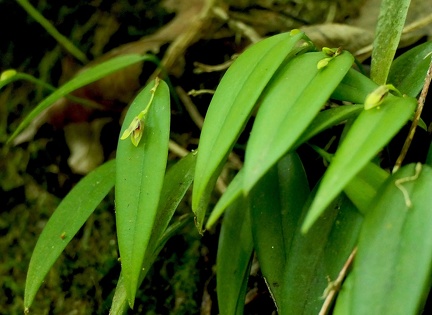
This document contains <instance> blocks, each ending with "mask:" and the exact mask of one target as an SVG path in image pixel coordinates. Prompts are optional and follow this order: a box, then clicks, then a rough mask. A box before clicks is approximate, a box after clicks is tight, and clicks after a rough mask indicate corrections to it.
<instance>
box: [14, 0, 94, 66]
mask: <svg viewBox="0 0 432 315" xmlns="http://www.w3.org/2000/svg"><path fill="white" fill-rule="evenodd" d="M16 2H18V4H19V5H20V6H21V7H22V8H23V9H24V10H26V12H27V13H28V14H29V15H30V16H31V17H32V18H34V19H35V20H36V22H38V23H39V24H40V25H41V26H42V27H43V28H44V29H45V30H46V31H47V32H48V34H50V35H51V36H52V37H54V39H55V40H56V41H57V42H58V43H59V44H60V45H62V46H63V47H64V48H65V49H66V50H67V51H68V52H69V53H70V54H71V55H72V56H74V57H75V58H77V59H78V60H79V61H81V62H82V63H87V62H88V59H87V57H86V55H85V54H84V53H83V52H82V51H81V50H79V49H78V48H77V47H76V46H75V45H74V44H73V43H72V42H71V41H70V40H69V39H68V38H66V37H65V36H63V35H62V34H60V32H59V31H57V29H56V28H55V27H54V26H53V25H52V24H51V22H50V21H48V20H47V19H46V18H45V17H44V16H43V15H42V14H40V12H39V11H38V10H36V9H35V7H33V6H32V5H31V4H30V2H28V1H27V0H16Z"/></svg>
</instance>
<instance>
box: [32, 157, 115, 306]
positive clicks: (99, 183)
mask: <svg viewBox="0 0 432 315" xmlns="http://www.w3.org/2000/svg"><path fill="white" fill-rule="evenodd" d="M114 181H115V161H110V162H107V163H105V164H103V165H101V166H99V167H98V168H96V169H95V170H93V171H92V172H91V173H89V174H88V175H87V176H85V177H84V178H83V179H81V180H80V181H79V182H78V184H77V185H76V186H75V187H74V188H73V189H72V190H71V191H70V192H69V193H68V194H67V196H66V197H65V198H64V199H63V200H62V202H61V203H60V204H59V206H58V207H57V209H56V211H55V212H54V213H53V214H52V216H51V217H50V219H49V220H48V222H47V224H46V226H45V228H44V229H43V231H42V234H41V235H40V237H39V239H38V242H37V243H36V247H35V249H34V251H33V254H32V257H31V260H30V265H29V270H28V273H27V279H26V286H25V293H24V307H25V308H26V309H28V308H29V307H30V305H31V304H32V302H33V300H34V297H35V296H36V293H37V291H38V290H39V287H40V286H41V284H42V282H43V280H44V278H45V276H46V275H47V273H48V271H49V270H50V269H51V267H52V265H53V264H54V263H55V261H56V260H57V258H58V257H59V256H60V254H61V253H62V252H63V250H64V249H65V248H66V245H67V244H69V242H70V241H71V240H72V238H73V237H74V236H75V234H76V233H77V232H78V230H79V229H80V228H81V227H82V226H83V225H84V223H85V222H86V221H87V219H88V217H89V216H90V214H92V213H93V211H94V210H95V208H96V207H97V205H98V204H99V203H100V202H101V201H102V199H103V198H104V197H105V196H106V195H107V194H108V192H109V191H110V190H111V188H112V187H113V186H114ZM89 192H91V194H89Z"/></svg>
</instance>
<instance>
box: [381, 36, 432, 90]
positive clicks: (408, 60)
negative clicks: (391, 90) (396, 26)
mask: <svg viewBox="0 0 432 315" xmlns="http://www.w3.org/2000/svg"><path fill="white" fill-rule="evenodd" d="M431 59H432V41H429V42H426V43H423V44H421V45H418V46H416V47H414V48H413V49H411V50H409V51H407V52H406V53H404V54H403V55H401V56H399V57H398V58H397V59H396V60H395V61H394V62H393V64H392V66H391V68H390V73H389V78H388V82H389V83H391V84H393V85H394V86H395V87H396V88H397V89H398V90H399V91H400V92H401V93H404V94H407V95H409V96H412V97H416V96H417V95H418V94H419V93H420V91H421V89H422V87H423V84H424V80H425V77H426V73H427V71H428V69H429V64H430V62H431Z"/></svg>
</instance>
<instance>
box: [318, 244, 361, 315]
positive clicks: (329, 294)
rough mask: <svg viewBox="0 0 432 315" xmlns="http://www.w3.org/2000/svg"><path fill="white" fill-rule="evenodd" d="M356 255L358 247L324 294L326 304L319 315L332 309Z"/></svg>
mask: <svg viewBox="0 0 432 315" xmlns="http://www.w3.org/2000/svg"><path fill="white" fill-rule="evenodd" d="M356 254H357V247H355V248H354V249H353V251H352V252H351V255H349V257H348V259H347V261H346V262H345V264H344V265H343V267H342V269H341V271H340V272H339V275H338V277H337V278H336V280H335V281H333V282H331V283H329V286H328V287H327V289H326V292H324V295H325V301H324V304H323V306H322V307H321V310H320V312H319V314H318V315H326V314H327V313H328V312H329V310H330V307H331V305H332V303H333V301H334V299H335V297H336V293H337V292H338V291H339V289H340V287H341V285H342V282H343V280H344V279H345V277H346V275H347V273H348V270H349V268H350V267H351V265H352V263H353V261H354V257H355V255H356Z"/></svg>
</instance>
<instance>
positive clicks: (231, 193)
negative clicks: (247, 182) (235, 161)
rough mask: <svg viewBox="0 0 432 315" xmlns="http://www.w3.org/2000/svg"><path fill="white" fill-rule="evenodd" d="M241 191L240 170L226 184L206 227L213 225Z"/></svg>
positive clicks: (241, 175) (241, 176) (241, 178)
mask: <svg viewBox="0 0 432 315" xmlns="http://www.w3.org/2000/svg"><path fill="white" fill-rule="evenodd" d="M242 193H243V171H242V170H240V171H239V172H238V173H237V175H236V176H235V177H234V179H233V180H232V181H231V183H230V184H229V185H228V187H227V189H226V190H225V192H224V193H223V195H222V197H221V198H220V199H219V200H218V202H217V204H216V206H215V207H214V208H213V210H212V212H211V213H210V216H209V218H208V220H207V223H206V229H209V228H210V227H211V226H213V225H214V224H215V223H216V221H217V219H219V217H220V216H221V215H222V214H223V213H224V212H225V210H226V209H227V208H228V207H229V206H230V205H231V204H232V203H233V202H235V200H236V199H237V198H239V197H240V196H241V195H242Z"/></svg>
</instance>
